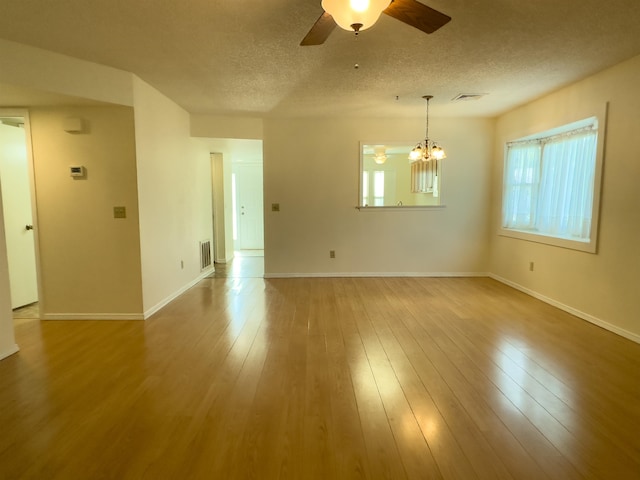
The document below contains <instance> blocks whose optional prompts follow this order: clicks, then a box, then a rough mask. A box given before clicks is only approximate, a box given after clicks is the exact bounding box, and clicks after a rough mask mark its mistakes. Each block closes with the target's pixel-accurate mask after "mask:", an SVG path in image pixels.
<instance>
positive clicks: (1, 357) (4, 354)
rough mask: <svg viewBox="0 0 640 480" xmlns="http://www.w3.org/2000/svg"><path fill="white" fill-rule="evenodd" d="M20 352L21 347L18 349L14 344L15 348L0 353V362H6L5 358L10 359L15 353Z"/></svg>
mask: <svg viewBox="0 0 640 480" xmlns="http://www.w3.org/2000/svg"><path fill="white" fill-rule="evenodd" d="M19 351H20V347H18V345H17V344H16V343H14V344H13V347H11V348H8V349H7V350H4V351H2V352H0V360H4V359H5V358H7V357H10V356H11V355H13V354H14V353H18V352H19Z"/></svg>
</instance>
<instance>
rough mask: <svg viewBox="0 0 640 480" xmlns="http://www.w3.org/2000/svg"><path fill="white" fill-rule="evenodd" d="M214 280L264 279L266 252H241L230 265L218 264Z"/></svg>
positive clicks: (237, 252)
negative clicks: (229, 278)
mask: <svg viewBox="0 0 640 480" xmlns="http://www.w3.org/2000/svg"><path fill="white" fill-rule="evenodd" d="M215 268H216V271H215V273H214V274H213V275H211V277H213V278H226V277H231V278H262V277H264V250H240V251H236V252H235V257H234V258H233V260H231V261H230V262H228V263H216V264H215Z"/></svg>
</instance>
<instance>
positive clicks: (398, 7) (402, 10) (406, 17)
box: [383, 0, 451, 33]
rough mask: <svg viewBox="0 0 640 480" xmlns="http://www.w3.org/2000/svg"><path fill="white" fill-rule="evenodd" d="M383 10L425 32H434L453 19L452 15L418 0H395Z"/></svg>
mask: <svg viewBox="0 0 640 480" xmlns="http://www.w3.org/2000/svg"><path fill="white" fill-rule="evenodd" d="M383 12H384V13H386V14H387V15H389V16H390V17H393V18H395V19H397V20H400V21H401V22H403V23H406V24H407V25H411V26H412V27H415V28H417V29H418V30H422V31H423V32H424V33H433V32H435V31H436V30H438V29H439V28H440V27H442V26H443V25H445V24H446V23H447V22H448V21H449V20H451V17H450V16H448V15H445V14H444V13H440V12H439V11H437V10H434V9H433V8H431V7H427V6H426V5H425V4H423V3H420V2H418V1H417V0H393V1H392V2H391V4H390V5H389V6H388V7H387V8H386V9H384V10H383Z"/></svg>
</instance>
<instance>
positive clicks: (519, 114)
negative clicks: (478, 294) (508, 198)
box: [491, 57, 640, 341]
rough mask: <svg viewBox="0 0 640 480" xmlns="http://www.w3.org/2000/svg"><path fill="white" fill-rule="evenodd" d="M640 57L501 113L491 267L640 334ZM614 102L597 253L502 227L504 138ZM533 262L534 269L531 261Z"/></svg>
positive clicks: (600, 319)
mask: <svg viewBox="0 0 640 480" xmlns="http://www.w3.org/2000/svg"><path fill="white" fill-rule="evenodd" d="M638 85H640V57H636V58H633V59H631V60H629V61H627V62H624V63H621V64H619V65H617V66H615V67H613V68H610V69H608V70H606V71H603V72H601V73H598V74H597V75H594V76H592V77H589V78H587V79H585V80H583V81H580V82H578V83H576V84H574V85H571V86H569V87H567V88H564V89H562V90H560V91H558V92H555V93H553V94H551V95H548V96H546V97H544V98H542V99H540V100H537V101H535V102H533V103H530V104H528V105H525V106H523V107H521V108H518V109H515V110H513V111H512V112H509V113H507V114H505V115H503V116H501V117H500V118H499V119H498V120H497V128H496V141H495V151H496V152H497V153H496V156H495V158H494V161H493V167H494V168H493V176H492V192H493V197H494V201H493V208H492V222H491V228H492V230H491V234H492V240H491V246H492V249H491V272H493V273H494V274H495V275H496V276H497V277H499V278H501V279H504V280H505V281H507V282H510V283H511V284H513V285H516V286H518V287H520V288H523V289H525V290H527V291H529V292H531V293H534V294H536V295H539V296H542V297H544V298H545V299H547V300H549V301H551V302H553V303H555V304H557V305H559V306H561V307H563V308H567V309H569V310H570V311H574V313H576V314H578V315H580V316H582V317H583V318H586V319H588V320H590V321H593V322H594V323H597V324H601V325H603V326H605V327H606V328H609V329H611V330H613V331H615V332H617V333H620V334H622V335H625V336H627V337H629V338H632V339H634V340H636V341H640V295H639V294H640V279H639V273H640V189H639V188H638V179H640V161H639V159H640V136H639V135H638V132H639V131H640V114H639V113H638V112H640V94H639V93H638ZM605 102H609V114H608V122H607V135H606V139H605V158H604V172H603V177H604V178H603V186H602V198H601V214H600V232H599V244H598V251H597V254H590V253H585V252H578V251H575V250H568V249H564V248H559V247H553V246H548V245H543V244H538V243H533V242H528V241H523V240H517V239H513V238H507V237H501V236H498V235H497V234H496V232H497V229H498V227H499V224H500V216H501V213H500V208H501V195H502V170H503V156H502V152H503V151H504V143H505V142H506V141H507V140H510V139H513V138H517V137H518V136H520V134H521V133H522V132H523V131H529V130H537V131H541V130H544V129H546V128H548V127H552V126H557V125H559V124H562V123H564V122H567V121H570V120H569V119H571V118H573V117H576V116H578V117H583V118H584V117H587V116H590V115H592V114H593V113H592V112H593V111H594V110H595V109H598V108H599V107H600V106H601V105H602V104H604V103H605ZM530 133H531V132H530ZM530 261H533V262H534V263H535V269H534V271H533V272H530V271H529V262H530Z"/></svg>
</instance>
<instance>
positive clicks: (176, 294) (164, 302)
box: [142, 268, 215, 320]
mask: <svg viewBox="0 0 640 480" xmlns="http://www.w3.org/2000/svg"><path fill="white" fill-rule="evenodd" d="M214 272H215V270H214V269H213V268H211V269H209V270H207V271H205V272H203V273H201V274H200V275H198V277H196V278H195V280H192V281H191V282H189V283H187V284H186V285H185V286H184V287H182V288H180V289H178V290H177V291H175V292H174V293H172V294H171V295H169V296H168V297H166V298H165V299H164V300H161V301H160V302H158V303H157V304H156V305H154V306H153V307H151V308H150V309H148V310H146V311H145V312H144V316H143V318H142V319H143V320H146V319H147V318H149V317H150V316H151V315H153V314H154V313H156V312H158V311H159V310H160V309H162V308H163V307H166V306H167V305H168V304H169V303H171V302H172V301H173V300H175V299H176V298H178V297H179V296H180V295H182V294H183V293H184V292H186V291H187V290H189V289H190V288H191V287H193V286H194V285H195V284H196V283H198V282H199V281H200V280H202V279H204V278H206V277H208V276H210V275H211V274H212V273H214Z"/></svg>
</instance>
